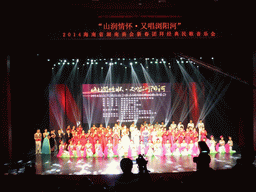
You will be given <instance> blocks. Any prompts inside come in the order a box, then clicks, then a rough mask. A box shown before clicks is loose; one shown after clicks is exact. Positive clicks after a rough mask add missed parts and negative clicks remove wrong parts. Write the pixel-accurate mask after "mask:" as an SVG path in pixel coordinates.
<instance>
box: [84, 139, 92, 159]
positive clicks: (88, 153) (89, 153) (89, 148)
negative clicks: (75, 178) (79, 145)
mask: <svg viewBox="0 0 256 192" xmlns="http://www.w3.org/2000/svg"><path fill="white" fill-rule="evenodd" d="M85 154H86V157H92V156H93V152H92V144H91V143H90V142H89V140H87V143H86V145H85V148H84V157H85Z"/></svg>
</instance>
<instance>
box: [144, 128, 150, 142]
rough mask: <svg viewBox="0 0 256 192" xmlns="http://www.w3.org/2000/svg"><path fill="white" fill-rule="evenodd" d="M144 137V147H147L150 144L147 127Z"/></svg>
mask: <svg viewBox="0 0 256 192" xmlns="http://www.w3.org/2000/svg"><path fill="white" fill-rule="evenodd" d="M142 136H143V140H144V145H147V143H148V136H149V131H148V129H147V127H146V128H145V129H144V131H143V132H142Z"/></svg>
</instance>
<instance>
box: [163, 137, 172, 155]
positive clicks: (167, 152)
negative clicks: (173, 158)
mask: <svg viewBox="0 0 256 192" xmlns="http://www.w3.org/2000/svg"><path fill="white" fill-rule="evenodd" d="M164 155H165V156H170V155H172V152H171V143H170V141H169V139H167V140H166V143H165V144H164Z"/></svg>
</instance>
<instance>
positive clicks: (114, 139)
mask: <svg viewBox="0 0 256 192" xmlns="http://www.w3.org/2000/svg"><path fill="white" fill-rule="evenodd" d="M118 142H119V134H118V130H117V129H114V134H113V146H114V147H115V146H116V145H117V144H118Z"/></svg>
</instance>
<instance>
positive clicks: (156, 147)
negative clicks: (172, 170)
mask: <svg viewBox="0 0 256 192" xmlns="http://www.w3.org/2000/svg"><path fill="white" fill-rule="evenodd" d="M154 155H155V156H162V155H163V149H162V144H161V142H160V140H159V139H157V141H156V144H154Z"/></svg>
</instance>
